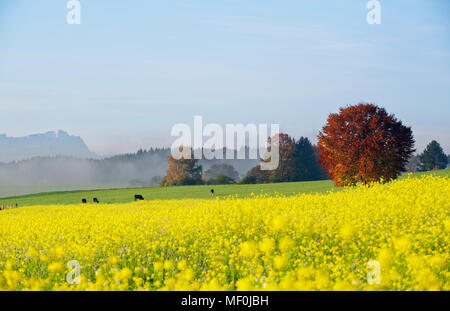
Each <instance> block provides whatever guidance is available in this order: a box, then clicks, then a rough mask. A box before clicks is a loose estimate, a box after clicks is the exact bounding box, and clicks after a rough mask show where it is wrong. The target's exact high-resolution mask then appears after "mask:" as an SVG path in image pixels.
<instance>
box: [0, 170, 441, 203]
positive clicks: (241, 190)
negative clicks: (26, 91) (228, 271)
mask: <svg viewBox="0 0 450 311" xmlns="http://www.w3.org/2000/svg"><path fill="white" fill-rule="evenodd" d="M423 174H434V175H438V176H442V177H444V176H446V177H449V176H450V169H446V170H440V171H433V172H427V173H415V174H413V176H414V177H419V176H420V175H423ZM400 178H406V175H402V176H401V177H400ZM211 188H214V189H215V193H216V196H219V197H227V196H231V195H238V196H239V197H248V196H250V195H251V194H252V193H254V194H261V193H264V194H268V195H274V194H277V193H279V194H282V195H294V194H298V193H325V192H327V191H339V190H341V189H342V188H336V187H334V186H333V183H332V181H330V180H325V181H312V182H293V183H278V184H258V185H220V186H219V185H217V186H183V187H167V188H134V189H133V188H128V189H109V190H90V191H65V192H47V193H39V194H32V195H25V196H17V197H10V198H4V199H0V205H15V204H18V205H19V206H31V205H51V204H77V203H80V202H81V199H82V198H86V199H87V200H88V202H91V201H92V198H94V197H96V198H98V199H99V200H100V203H105V204H111V203H127V202H130V201H133V200H134V195H135V194H141V195H143V196H144V198H145V200H167V199H211V198H212V197H211V195H210V193H209V190H210V189H211Z"/></svg>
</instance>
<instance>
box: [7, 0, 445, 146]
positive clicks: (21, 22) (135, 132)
mask: <svg viewBox="0 0 450 311" xmlns="http://www.w3.org/2000/svg"><path fill="white" fill-rule="evenodd" d="M379 1H380V3H381V5H382V23H381V25H369V24H367V22H366V14H367V12H368V10H367V9H366V4H367V1H366V0H346V1H334V0H333V1H332V0H329V1H326V0H324V1H316V0H314V1H313V0H311V1H299V0H295V1H294V0H292V1H287V0H277V1H275V0H270V1H269V0H226V1H225V0H195V1H194V0H192V1H173V0H164V1H148V0H147V1H144V0H142V1H137V0H130V1H112V0H80V2H81V5H82V11H81V13H82V23H81V25H68V24H67V23H66V14H67V12H68V9H67V8H66V4H67V1H66V0H46V1H34V0H0V133H6V134H8V135H10V136H23V135H27V134H31V133H37V132H45V131H49V130H58V129H63V130H66V131H68V132H69V133H71V134H73V135H79V136H82V137H83V138H84V140H85V141H86V142H87V144H88V145H89V147H90V149H92V150H93V151H95V152H98V153H100V154H112V153H119V152H127V151H135V150H137V149H138V148H149V147H150V146H162V145H165V146H169V145H170V144H171V142H172V141H173V140H174V139H175V138H172V137H170V129H171V127H172V126H173V125H174V124H175V123H188V124H191V125H192V124H193V116H194V115H201V116H203V119H204V122H205V123H219V124H223V125H224V124H226V123H244V124H246V123H279V124H280V127H281V130H282V131H284V132H287V133H289V134H291V135H292V136H294V137H299V136H307V137H309V138H311V139H312V140H313V141H316V140H315V136H316V135H317V133H318V131H319V130H320V128H321V127H322V126H323V124H324V123H325V121H326V118H327V116H328V114H329V113H331V112H336V111H337V110H338V108H339V107H341V106H346V105H351V104H356V103H358V102H360V101H366V102H373V103H376V104H378V105H380V106H383V107H385V108H386V109H387V110H388V112H390V113H393V114H395V115H396V116H397V117H398V118H399V119H401V120H402V121H403V122H404V123H405V124H406V125H408V126H411V127H412V129H413V132H414V135H415V138H416V140H417V148H418V149H419V151H422V149H423V148H424V147H425V145H426V143H428V142H429V141H430V140H432V139H436V140H438V141H439V142H440V143H441V144H442V146H443V147H444V149H445V151H446V152H447V153H450V122H449V112H450V2H448V1H446V0H442V1H439V0H436V1H433V0H396V1H392V0H379Z"/></svg>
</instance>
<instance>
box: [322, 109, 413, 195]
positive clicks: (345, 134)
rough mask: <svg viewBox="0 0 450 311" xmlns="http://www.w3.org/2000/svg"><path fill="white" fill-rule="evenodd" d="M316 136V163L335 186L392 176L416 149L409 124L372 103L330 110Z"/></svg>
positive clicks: (395, 176) (391, 177) (403, 166)
mask: <svg viewBox="0 0 450 311" xmlns="http://www.w3.org/2000/svg"><path fill="white" fill-rule="evenodd" d="M318 138H319V146H318V147H319V163H320V164H321V165H322V166H323V167H324V168H325V169H326V170H327V172H328V174H329V176H330V177H331V179H333V180H334V183H335V185H336V186H350V185H355V184H356V183H358V182H361V183H363V184H366V183H369V182H374V181H380V180H381V179H383V180H384V181H390V180H392V179H395V178H397V177H398V175H399V174H400V173H402V172H403V171H405V167H406V164H407V163H408V159H409V157H410V156H411V154H412V153H413V152H414V151H415V150H414V139H413V135H412V131H411V128H410V127H406V126H404V125H403V124H402V122H401V121H398V120H397V119H396V118H395V117H394V115H389V114H388V113H387V112H386V110H385V109H384V108H381V107H378V106H375V105H372V104H364V103H363V104H359V105H356V106H350V107H347V108H341V109H340V111H339V113H336V114H330V115H329V117H328V121H327V124H326V125H325V126H324V127H323V128H322V130H321V132H320V133H319V137H318Z"/></svg>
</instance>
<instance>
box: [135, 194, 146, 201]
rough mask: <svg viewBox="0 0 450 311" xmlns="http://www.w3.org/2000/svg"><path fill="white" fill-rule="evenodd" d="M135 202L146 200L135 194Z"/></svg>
mask: <svg viewBox="0 0 450 311" xmlns="http://www.w3.org/2000/svg"><path fill="white" fill-rule="evenodd" d="M134 200H135V201H139V200H144V197H143V196H142V195H140V194H135V195H134Z"/></svg>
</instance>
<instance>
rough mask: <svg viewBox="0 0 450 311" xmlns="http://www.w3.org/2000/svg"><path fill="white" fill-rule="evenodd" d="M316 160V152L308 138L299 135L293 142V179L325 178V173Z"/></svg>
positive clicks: (310, 179)
mask: <svg viewBox="0 0 450 311" xmlns="http://www.w3.org/2000/svg"><path fill="white" fill-rule="evenodd" d="M317 160H318V158H317V155H316V152H315V151H314V148H313V146H312V144H311V142H310V141H309V139H308V138H306V137H300V139H299V140H298V141H297V142H296V143H295V151H294V154H293V170H294V172H293V174H292V179H293V181H312V180H321V179H326V174H325V172H324V170H323V169H322V167H321V166H320V165H319V163H318V162H317Z"/></svg>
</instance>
